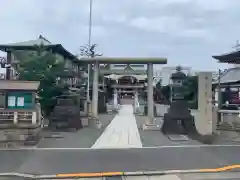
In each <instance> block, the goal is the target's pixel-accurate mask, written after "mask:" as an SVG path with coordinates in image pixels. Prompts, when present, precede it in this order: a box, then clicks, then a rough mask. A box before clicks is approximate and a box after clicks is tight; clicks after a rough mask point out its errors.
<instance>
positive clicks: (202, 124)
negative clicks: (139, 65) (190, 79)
mask: <svg viewBox="0 0 240 180" xmlns="http://www.w3.org/2000/svg"><path fill="white" fill-rule="evenodd" d="M212 118H213V107H212V73H211V72H200V73H199V75H198V112H197V114H196V117H195V124H196V129H197V131H198V133H199V134H200V135H203V136H205V135H212V133H213V127H215V126H214V125H213V120H212Z"/></svg>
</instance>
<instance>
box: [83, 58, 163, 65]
mask: <svg viewBox="0 0 240 180" xmlns="http://www.w3.org/2000/svg"><path fill="white" fill-rule="evenodd" d="M79 61H80V62H82V63H94V62H96V61H97V62H99V63H105V64H107V63H109V64H147V63H153V64H167V59H166V58H148V57H146V58H143V57H139V58H137V57H134V58H133V57H124V58H123V57H95V58H87V57H83V58H80V60H79Z"/></svg>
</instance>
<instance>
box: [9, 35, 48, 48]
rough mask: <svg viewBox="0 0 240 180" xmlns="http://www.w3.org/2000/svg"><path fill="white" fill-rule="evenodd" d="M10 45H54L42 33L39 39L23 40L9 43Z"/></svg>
mask: <svg viewBox="0 0 240 180" xmlns="http://www.w3.org/2000/svg"><path fill="white" fill-rule="evenodd" d="M7 45H8V46H34V45H44V46H47V45H52V43H51V42H50V41H48V40H47V39H46V38H44V37H43V36H42V35H40V36H39V37H38V39H35V40H29V41H23V42H18V43H10V44H7Z"/></svg>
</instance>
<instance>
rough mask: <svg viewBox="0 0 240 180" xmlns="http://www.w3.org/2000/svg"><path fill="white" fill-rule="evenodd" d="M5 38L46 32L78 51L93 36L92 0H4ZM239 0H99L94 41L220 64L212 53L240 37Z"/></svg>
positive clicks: (106, 49)
mask: <svg viewBox="0 0 240 180" xmlns="http://www.w3.org/2000/svg"><path fill="white" fill-rule="evenodd" d="M0 7H1V11H0V22H1V28H0V31H1V33H0V43H1V44H4V43H9V42H19V41H24V40H30V39H35V38H37V37H38V36H39V34H42V35H43V36H45V37H46V38H47V39H49V40H50V41H51V42H53V43H61V44H62V45H63V46H65V47H66V48H67V49H68V50H70V51H71V52H73V53H77V52H78V49H79V47H80V46H81V45H84V44H87V42H88V18H89V0H1V6H0ZM239 9H240V1H239V0H93V27H92V28H93V29H92V35H93V36H92V43H96V44H98V51H99V52H101V53H103V54H104V55H105V56H122V57H126V56H137V57H167V58H168V63H169V64H170V65H178V64H181V65H185V66H192V67H193V68H194V69H196V70H200V69H204V70H214V69H216V68H219V67H220V68H224V67H227V65H225V64H224V65H221V66H220V65H219V64H217V63H216V61H215V60H214V59H213V58H211V56H212V55H215V54H221V53H224V52H228V51H232V50H233V48H232V47H233V46H234V45H235V43H236V40H237V39H239V38H240V37H239V36H240V34H239V32H240V23H239V22H240V11H239Z"/></svg>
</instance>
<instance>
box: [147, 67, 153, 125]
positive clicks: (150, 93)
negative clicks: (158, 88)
mask: <svg viewBox="0 0 240 180" xmlns="http://www.w3.org/2000/svg"><path fill="white" fill-rule="evenodd" d="M147 73H148V89H147V90H148V92H147V93H148V102H147V105H148V118H147V122H146V124H153V119H154V109H153V107H154V102H153V64H152V63H148V64H147Z"/></svg>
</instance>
